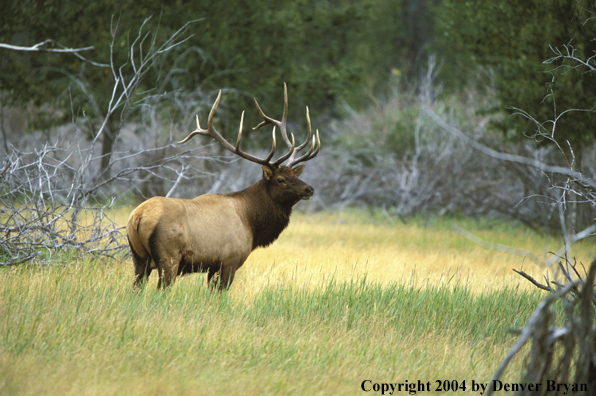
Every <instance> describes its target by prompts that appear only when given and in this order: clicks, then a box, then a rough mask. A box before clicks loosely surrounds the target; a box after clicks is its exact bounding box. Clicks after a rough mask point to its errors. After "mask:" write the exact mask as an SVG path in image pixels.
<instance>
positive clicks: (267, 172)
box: [263, 165, 273, 181]
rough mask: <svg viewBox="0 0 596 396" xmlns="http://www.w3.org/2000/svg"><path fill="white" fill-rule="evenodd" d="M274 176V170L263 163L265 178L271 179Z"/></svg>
mask: <svg viewBox="0 0 596 396" xmlns="http://www.w3.org/2000/svg"><path fill="white" fill-rule="evenodd" d="M271 176H273V171H272V170H271V168H269V167H268V166H267V165H263V179H265V180H267V181H269V179H271Z"/></svg>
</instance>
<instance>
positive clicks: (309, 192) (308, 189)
mask: <svg viewBox="0 0 596 396" xmlns="http://www.w3.org/2000/svg"><path fill="white" fill-rule="evenodd" d="M304 193H305V194H306V195H307V196H309V197H311V196H312V195H313V194H314V193H315V189H314V188H312V187H311V186H306V188H305V189H304Z"/></svg>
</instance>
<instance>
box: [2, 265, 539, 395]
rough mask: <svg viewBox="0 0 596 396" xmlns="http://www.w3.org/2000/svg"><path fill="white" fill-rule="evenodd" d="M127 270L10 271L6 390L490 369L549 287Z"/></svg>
mask: <svg viewBox="0 0 596 396" xmlns="http://www.w3.org/2000/svg"><path fill="white" fill-rule="evenodd" d="M128 270H130V268H125V267H124V266H123V265H122V264H119V263H116V262H106V263H101V262H96V263H94V264H86V265H78V266H72V267H36V266H20V267H17V268H10V269H4V270H3V271H0V317H1V318H2V320H1V321H0V368H1V371H0V394H1V395H57V394H59V395H61V396H64V395H123V394H126V395H137V394H138V395H141V394H142V395H153V394H155V395H157V394H159V395H163V394H176V395H201V394H206V395H211V394H213V395H217V394H225V395H228V394H232V395H234V394H255V395H256V394H259V395H260V394H265V395H267V394H270V395H274V394H279V395H285V394H297V395H302V394H304V395H311V394H322V395H324V394H359V393H361V390H360V383H361V382H362V381H363V380H365V379H371V380H375V381H384V382H396V381H400V380H402V381H403V380H405V379H408V380H410V381H412V380H414V381H415V380H418V379H420V380H422V381H425V382H426V381H431V382H432V381H434V380H437V379H450V380H451V379H455V380H460V381H461V380H463V379H467V380H468V381H471V380H472V379H474V380H476V381H487V380H488V379H489V378H490V376H492V374H493V372H494V370H495V369H496V367H497V366H498V364H499V363H500V361H501V359H502V358H503V357H504V355H505V353H506V352H507V350H508V349H509V347H510V346H511V345H512V344H513V342H514V341H515V336H513V335H512V334H511V333H510V332H509V331H508V330H509V329H510V328H518V327H520V326H522V325H523V324H524V323H525V321H526V320H527V318H528V317H529V315H530V314H531V312H532V311H533V310H534V308H535V307H536V305H537V304H538V302H539V301H540V299H541V298H543V297H544V295H543V294H540V293H538V292H534V291H523V290H518V289H516V288H510V287H504V288H502V289H499V290H487V291H486V292H483V293H480V294H473V293H471V292H470V291H469V290H467V289H466V287H464V286H462V285H459V284H457V283H453V284H452V283H450V282H445V283H443V284H437V285H434V286H433V285H429V286H427V287H417V286H414V285H411V284H407V283H406V284H400V283H390V284H380V283H378V282H374V281H367V280H366V279H365V278H361V279H357V280H351V281H334V280H331V281H329V282H327V283H326V284H322V285H319V286H317V287H314V288H313V287H305V286H304V287H303V286H300V285H296V284H292V283H287V282H286V283H285V284H282V285H277V284H270V285H269V286H266V287H264V288H263V289H262V290H260V291H259V292H258V293H256V294H255V295H254V298H239V297H236V296H234V295H233V293H223V294H222V295H219V294H212V293H211V292H210V291H209V290H208V289H207V288H206V287H205V286H204V278H203V277H202V276H194V277H187V278H186V279H184V280H183V281H180V282H177V283H176V284H175V286H174V287H172V288H171V289H170V290H168V291H167V292H162V291H157V290H155V289H154V288H153V287H151V288H149V287H148V288H146V289H144V290H142V291H140V292H133V291H132V290H131V287H130V286H131V280H132V274H131V273H130V272H129V271H128ZM514 368H515V365H514ZM511 375H512V378H514V379H517V373H515V372H513V373H512V374H511Z"/></svg>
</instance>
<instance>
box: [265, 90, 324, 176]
mask: <svg viewBox="0 0 596 396" xmlns="http://www.w3.org/2000/svg"><path fill="white" fill-rule="evenodd" d="M255 105H257V109H258V110H259V114H261V117H263V121H262V122H261V123H260V124H259V125H257V126H256V127H254V128H253V129H255V130H256V129H259V128H260V127H262V126H265V125H267V124H272V125H273V126H274V129H275V127H278V128H279V130H280V132H281V137H282V138H283V140H284V141H285V142H286V145H287V146H288V148H289V151H288V152H287V153H286V154H285V155H283V156H281V157H279V158H278V159H277V161H275V162H274V165H275V166H279V165H280V164H281V163H282V162H284V161H285V160H286V159H288V158H289V160H288V165H287V166H288V167H290V168H291V167H292V166H293V165H296V164H297V163H299V162H303V161H308V160H310V159H312V158H314V157H315V156H316V155H317V154H318V153H319V150H320V149H321V139H320V138H319V130H318V129H317V133H316V139H315V136H313V135H312V130H311V126H310V116H309V114H308V106H307V107H306V123H307V125H308V136H307V137H306V140H305V141H304V143H302V144H301V145H300V146H298V147H295V146H294V134H292V142H291V143H290V139H288V132H287V129H286V123H287V118H288V87H287V86H286V83H284V113H283V115H282V118H281V121H277V120H274V119H273V118H271V117H269V116H267V115H266V114H265V113H264V112H263V110H261V106H259V103H258V102H257V100H256V99H255ZM311 137H312V145H311V147H310V149H309V150H308V151H307V152H306V154H304V155H302V156H301V157H298V158H294V157H295V156H296V153H298V152H299V151H300V150H302V149H303V148H304V147H306V145H307V144H308V143H309V141H310V139H311Z"/></svg>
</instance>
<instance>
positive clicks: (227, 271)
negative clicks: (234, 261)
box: [219, 263, 243, 291]
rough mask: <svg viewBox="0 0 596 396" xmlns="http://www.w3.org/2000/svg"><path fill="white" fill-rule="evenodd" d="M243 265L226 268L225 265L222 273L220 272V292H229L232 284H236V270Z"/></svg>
mask: <svg viewBox="0 0 596 396" xmlns="http://www.w3.org/2000/svg"><path fill="white" fill-rule="evenodd" d="M242 264H243V263H240V264H239V265H230V266H226V265H223V266H222V268H221V271H220V272H219V273H220V275H219V290H220V291H222V290H227V289H229V288H230V286H232V282H234V277H235V276H236V270H237V269H238V268H240V267H241V266H242Z"/></svg>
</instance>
